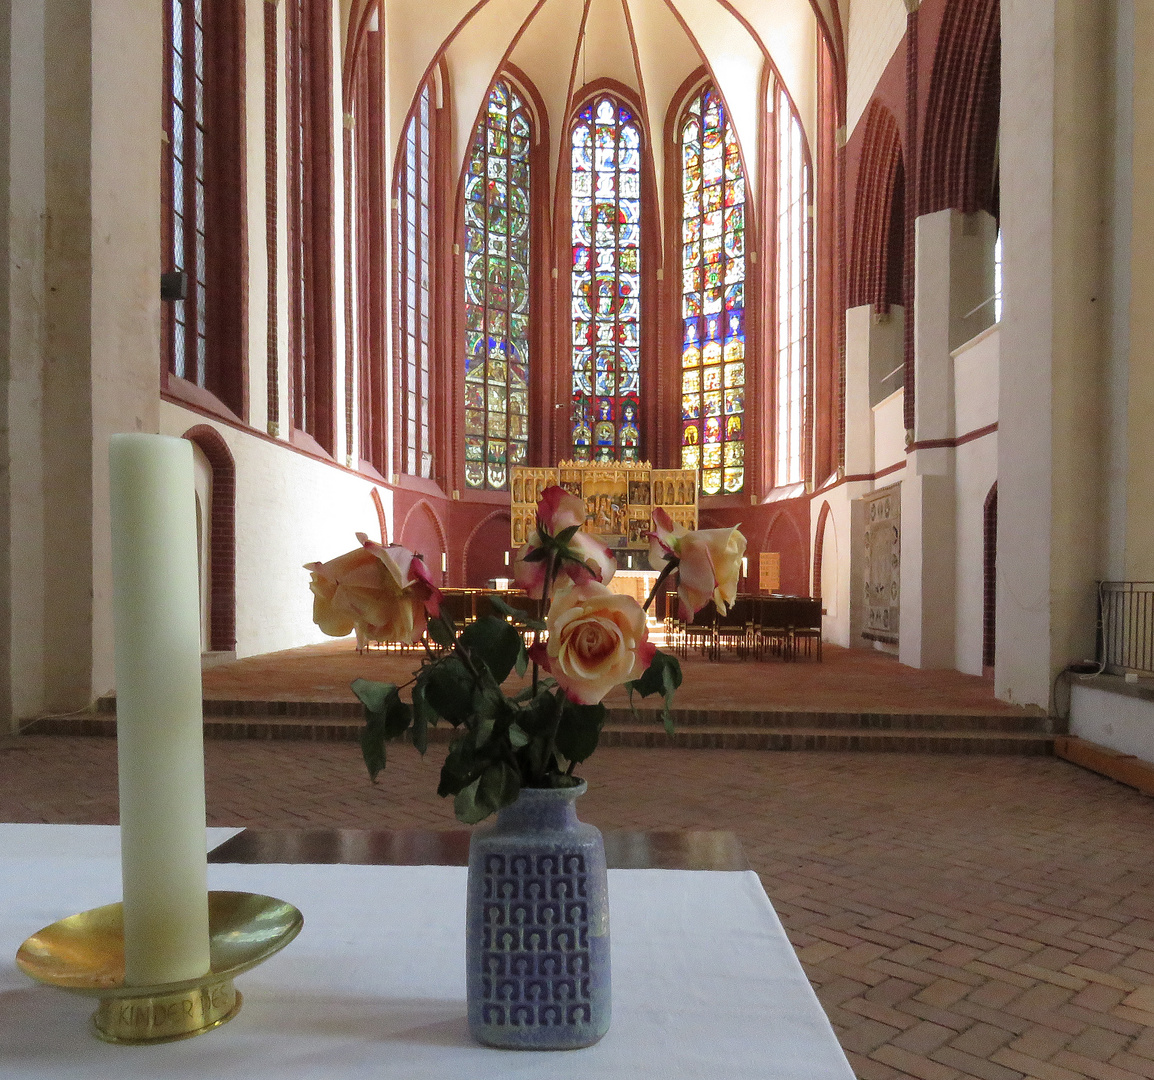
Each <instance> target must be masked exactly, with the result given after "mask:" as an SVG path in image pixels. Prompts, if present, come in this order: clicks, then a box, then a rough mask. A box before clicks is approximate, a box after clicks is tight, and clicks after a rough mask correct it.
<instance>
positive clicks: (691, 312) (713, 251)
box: [680, 86, 746, 495]
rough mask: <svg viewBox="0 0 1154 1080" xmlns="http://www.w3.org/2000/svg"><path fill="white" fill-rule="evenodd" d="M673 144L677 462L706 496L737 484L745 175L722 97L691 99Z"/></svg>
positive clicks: (741, 442) (740, 475)
mask: <svg viewBox="0 0 1154 1080" xmlns="http://www.w3.org/2000/svg"><path fill="white" fill-rule="evenodd" d="M680 143H681V196H682V202H681V208H682V209H681V269H682V285H681V305H682V306H681V316H682V345H681V467H682V468H684V469H699V470H700V477H701V490H702V492H703V493H704V494H706V495H718V494H721V493H722V492H725V493H733V492H739V491H741V490H742V489H743V487H744V485H745V196H746V191H745V171H744V168H743V166H742V163H741V152H740V148H739V146H738V142H737V137H736V136H735V134H734V131H733V126H732V124H731V123H730V120H729V117H728V116H727V115H726V108H725V104H724V102H723V101H722V100H721V96H720V95H719V94H718V92H717V90H716V89H715V88H714V87H712V86H706V87H704V88H703V89H702V90H701V91H700V92H699V93H698V94H696V95H695V96H694V97H693V99H692V100H691V101H690V103H689V106H688V108H687V109H686V112H685V116H684V118H683V120H682V123H681V127H680Z"/></svg>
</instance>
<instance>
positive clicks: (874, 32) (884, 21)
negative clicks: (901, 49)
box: [846, 0, 906, 135]
mask: <svg viewBox="0 0 1154 1080" xmlns="http://www.w3.org/2000/svg"><path fill="white" fill-rule="evenodd" d="M905 33H906V6H905V4H904V3H902V0H853V3H852V4H851V5H850V12H849V45H848V48H847V50H846V51H847V54H848V55H847V61H848V64H849V70H848V72H847V80H846V81H847V93H846V98H847V108H846V121H847V123H846V133H847V134H850V135H852V134H853V129H854V128H855V127H857V122H858V121H859V120H860V119H861V117H862V113H864V112H865V109H866V106H867V105H868V104H869V102H870V98H871V97H872V96H873V92H874V87H876V86H877V84H878V79H880V78H881V77H882V73H883V72H884V71H885V69H886V65H887V64H888V63H889V62H890V57H891V56H893V54H894V50H895V49H896V48H897V47H898V46H899V45H900V44H901V42H902V38H903V37H905Z"/></svg>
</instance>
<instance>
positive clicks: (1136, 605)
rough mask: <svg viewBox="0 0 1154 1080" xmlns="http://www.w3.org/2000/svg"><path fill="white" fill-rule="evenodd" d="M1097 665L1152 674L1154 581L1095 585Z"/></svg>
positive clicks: (1115, 672)
mask: <svg viewBox="0 0 1154 1080" xmlns="http://www.w3.org/2000/svg"><path fill="white" fill-rule="evenodd" d="M1098 663H1099V664H1101V665H1102V667H1103V669H1104V670H1105V671H1108V672H1110V673H1111V674H1113V675H1124V674H1126V672H1128V671H1135V672H1138V673H1140V674H1146V675H1154V581H1101V582H1099V583H1098Z"/></svg>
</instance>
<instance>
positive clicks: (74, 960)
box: [16, 892, 304, 1045]
mask: <svg viewBox="0 0 1154 1080" xmlns="http://www.w3.org/2000/svg"><path fill="white" fill-rule="evenodd" d="M123 916H124V912H123V907H122V905H120V904H107V905H106V906H104V907H99V908H93V909H92V910H91V911H84V912H81V913H80V914H79V915H72V916H70V917H69V918H67V919H61V920H60V921H59V922H55V923H53V924H52V925H51V926H46V927H45V928H44V929H43V930H41V931H40V932H39V933H36V934H33V935H32V936H31V937H30V938H29V939H28V940H27V941H25V942H24V944H23V945H21V946H20V950H19V952H17V954H16V963H17V965H18V966H19V967H20V969H21V970H22V971H24V972H25V973H26V974H28V975H31V976H32V978H34V979H36V980H37V981H39V982H42V983H47V984H48V985H49V986H59V987H60V988H61V989H64V990H71V991H73V992H74V993H78V994H87V995H88V996H89V997H95V998H99V999H100V1003H99V1005H98V1006H97V1009H96V1012H95V1013H94V1014H93V1017H92V1021H93V1025H94V1027H95V1030H96V1035H97V1037H98V1038H100V1039H103V1040H104V1041H105V1042H111V1043H125V1044H129V1045H143V1044H148V1043H161V1042H174V1041H175V1040H177V1039H190V1038H192V1036H194V1035H200V1034H202V1033H204V1032H206V1031H211V1030H212V1029H213V1028H216V1027H219V1026H220V1025H221V1024H224V1023H227V1022H228V1021H229V1020H231V1019H232V1018H233V1017H234V1016H236V1014H237V1012H238V1011H239V1010H240V1004H241V996H240V993H239V992H238V991H237V990H236V989H235V987H234V986H233V984H232V980H233V978H234V977H235V976H237V975H239V974H241V973H242V972H244V971H248V970H249V968H253V967H256V965H257V964H259V963H261V962H262V961H264V960H267V959H268V958H269V957H270V956H272V955H273V953H276V952H279V951H280V950H281V949H283V948H284V947H285V946H286V945H287V944H288V943H289V942H290V941H292V939H293V938H295V937H296V936H297V934H299V933H300V929H301V927H302V926H303V925H304V918H303V917H302V915H301V913H300V912H299V911H297V909H296V908H295V907H293V906H292V904H288V903H285V901H283V900H276V899H274V898H273V897H271V896H256V895H254V894H252V893H242V892H210V893H209V894H208V932H209V963H210V969H209V971H208V972H207V973H206V974H205V975H202V976H201V977H200V978H199V979H187V980H185V981H183V982H178V983H169V984H167V985H164V986H125V985H124V921H123Z"/></svg>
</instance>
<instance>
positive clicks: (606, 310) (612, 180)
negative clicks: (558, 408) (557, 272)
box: [570, 94, 641, 461]
mask: <svg viewBox="0 0 1154 1080" xmlns="http://www.w3.org/2000/svg"><path fill="white" fill-rule="evenodd" d="M570 151H571V158H570V168H571V173H570V191H571V200H572V201H571V215H572V216H571V221H572V252H573V266H572V271H571V273H572V281H571V284H572V310H571V314H570V320H571V325H572V331H573V337H572V342H573V364H572V372H573V382H572V454H573V458H574V460H577V461H590V460H592V461H637V460H639V458H640V456H641V435H640V413H641V265H640V264H641V251H640V248H641V131H640V128H639V126H638V123H637V120H636V118H635V117H634V115H633V111H632V110H631V109H630V108H628V107H627V106H626V105H624V104H622V103H621V102H619V101H618V100H617V99H616V98H614V97H612V96H610V95H607V94H606V95H599V96H598V97H597V98H595V99H594V100H593V101H592V102H590V103H589V104H587V105H586V106H584V108H582V109H581V110H580V112H579V113H578V114H577V119H576V123H575V124H574V125H573V129H572V135H571V138H570Z"/></svg>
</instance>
